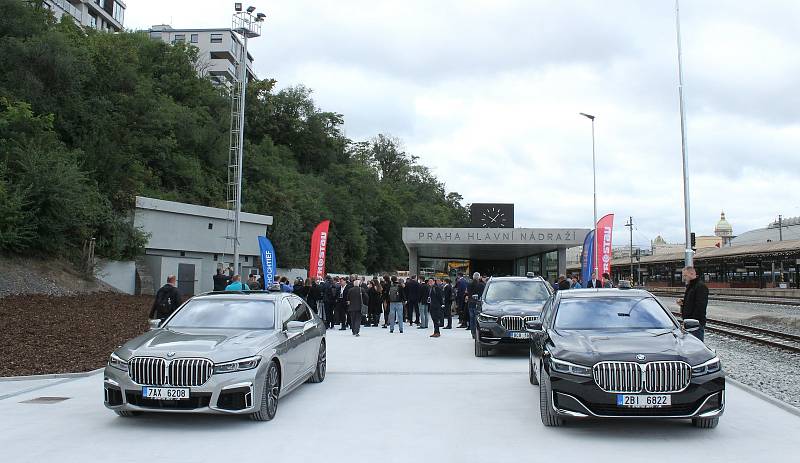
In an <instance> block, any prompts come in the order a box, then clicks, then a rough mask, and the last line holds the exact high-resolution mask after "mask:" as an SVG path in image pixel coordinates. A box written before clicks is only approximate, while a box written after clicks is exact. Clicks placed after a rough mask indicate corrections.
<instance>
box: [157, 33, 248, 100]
mask: <svg viewBox="0 0 800 463" xmlns="http://www.w3.org/2000/svg"><path fill="white" fill-rule="evenodd" d="M148 32H149V34H150V38H151V39H154V40H162V41H164V42H166V43H172V44H174V43H179V42H183V43H187V44H189V45H192V46H194V47H197V48H198V50H199V53H198V54H199V57H200V62H199V69H198V73H199V74H200V75H201V76H204V77H205V76H208V77H210V78H211V79H212V80H213V81H215V82H216V83H218V84H220V85H229V84H230V83H232V82H233V81H234V79H235V78H236V76H237V71H236V69H237V63H238V62H239V58H240V57H241V55H242V41H241V39H240V38H239V36H238V35H237V34H235V33H234V32H233V31H232V30H231V29H173V28H172V27H171V26H169V25H167V24H161V25H156V26H153V27H151V28H150V30H149V31H148ZM247 79H248V81H249V80H252V79H255V72H254V71H253V55H251V54H250V53H248V54H247Z"/></svg>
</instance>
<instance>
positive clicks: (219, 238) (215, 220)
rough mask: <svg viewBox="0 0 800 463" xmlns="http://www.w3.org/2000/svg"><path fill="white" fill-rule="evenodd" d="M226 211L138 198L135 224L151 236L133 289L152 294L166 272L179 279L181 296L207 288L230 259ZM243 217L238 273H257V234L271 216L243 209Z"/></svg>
mask: <svg viewBox="0 0 800 463" xmlns="http://www.w3.org/2000/svg"><path fill="white" fill-rule="evenodd" d="M229 214H230V212H229V211H228V210H227V209H218V208H215V207H205V206H196V205H194V204H186V203H178V202H174V201H164V200H161V199H153V198H145V197H142V196H137V197H136V209H135V211H134V221H133V223H134V226H136V227H137V228H140V229H141V230H142V231H144V232H145V233H147V234H149V236H150V237H149V239H148V241H147V245H146V246H145V253H144V256H143V257H142V258H140V259H138V260H137V262H136V276H137V281H136V285H137V292H140V293H142V294H151V293H152V292H153V291H154V290H156V289H158V288H159V287H161V285H163V284H164V282H165V281H166V278H167V275H176V276H177V277H178V290H180V291H181V293H182V294H185V295H191V294H198V293H202V292H205V291H211V290H212V289H213V288H214V287H213V282H212V276H213V275H214V274H215V273H216V271H217V268H220V267H222V268H227V267H229V266H231V265H232V263H233V246H232V244H231V240H229V239H228V238H227V237H228V236H230V235H232V234H233V230H232V227H230V226H229V225H230V222H229V219H230V215H229ZM241 221H242V226H241V231H240V237H241V238H240V243H241V245H240V263H241V266H242V274H243V275H248V274H250V273H253V272H254V273H261V271H260V270H259V269H260V266H261V265H260V261H259V255H260V252H259V248H258V236H263V235H265V234H266V231H267V226H268V225H272V217H271V216H268V215H259V214H249V213H246V212H243V213H242V214H241Z"/></svg>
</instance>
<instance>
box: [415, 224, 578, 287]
mask: <svg viewBox="0 0 800 463" xmlns="http://www.w3.org/2000/svg"><path fill="white" fill-rule="evenodd" d="M588 233H589V230H587V229H582V228H403V243H404V244H405V246H406V249H407V250H408V269H409V272H410V273H411V274H412V275H416V274H425V275H428V274H437V273H439V272H441V271H443V270H446V269H444V268H436V267H437V264H439V263H444V264H447V265H448V267H449V268H450V269H453V268H455V264H456V263H455V262H453V261H457V260H460V261H462V262H464V263H465V265H463V266H462V267H461V268H459V271H463V270H466V269H468V271H469V272H474V271H477V272H480V273H481V274H487V275H493V276H502V275H520V276H524V275H525V274H526V273H527V272H533V273H535V274H536V275H540V276H543V277H545V278H547V279H548V280H550V281H552V280H553V279H555V278H556V277H557V276H558V275H561V274H564V273H565V272H566V269H567V250H568V249H570V248H573V247H575V246H580V245H582V244H583V240H584V239H585V238H586V235H587V234H588ZM445 273H447V272H445Z"/></svg>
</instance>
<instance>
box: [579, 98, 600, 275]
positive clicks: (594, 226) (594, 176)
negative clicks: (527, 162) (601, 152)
mask: <svg viewBox="0 0 800 463" xmlns="http://www.w3.org/2000/svg"><path fill="white" fill-rule="evenodd" d="M580 114H581V116H583V117H585V118H587V119H589V120H591V121H592V198H593V201H592V204H593V205H594V207H593V210H594V215H593V219H592V220H593V222H592V230H594V253H595V254H594V257H593V258H592V262H594V274H595V275H597V278H598V280H599V279H600V272H598V271H597V269H598V262H597V167H596V162H595V153H594V116H592V115H591V114H586V113H580Z"/></svg>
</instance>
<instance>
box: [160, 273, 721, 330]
mask: <svg viewBox="0 0 800 463" xmlns="http://www.w3.org/2000/svg"><path fill="white" fill-rule="evenodd" d="M213 279H214V291H258V290H262V289H266V288H265V286H264V282H263V281H262V279H261V277H260V275H258V274H255V273H253V274H251V275H250V276H249V278H248V279H247V281H246V282H243V281H241V276H240V275H234V274H232V271H229V272H228V273H226V272H225V271H224V270H223V269H222V268H218V269H217V273H216V275H214V276H213ZM487 280H488V277H487V276H481V274H480V273H478V272H475V273H474V274H473V275H472V278H471V279H469V280H468V279H467V277H465V276H464V274H463V273H460V272H459V273H458V275H457V277H456V279H455V281H452V280H451V279H450V278H432V277H431V278H424V277H419V278H418V277H417V276H416V275H411V276H410V277H409V278H407V279H401V278H398V277H396V276H389V275H388V274H385V275H383V277H382V278H378V277H377V276H376V277H373V278H372V279H371V280H368V279H367V278H364V279H362V278H361V277H359V276H357V275H350V276H330V275H328V276H326V277H325V278H324V279H321V280H320V281H317V280H315V279H313V278H307V279H305V280H304V279H302V278H299V277H298V278H296V279H295V281H294V283H293V284H292V283H290V281H289V278H288V277H286V276H276V277H275V281H274V282H273V285H279V286H280V290H281V291H284V292H290V293H294V294H296V295H298V296H300V297H301V298H302V299H303V300H305V301H306V303H308V305H309V306H310V307H311V308H312V309H314V310H316V312H317V313H318V314H319V315H320V317H321V318H322V319H323V321H324V322H325V325H326V327H327V328H329V329H332V328H334V327H335V326H340V328H339V330H342V331H344V330H347V329H348V328H349V329H350V330H351V331H352V333H353V335H354V336H360V332H361V327H362V326H363V327H378V326H380V327H381V328H384V329H386V328H388V329H389V332H390V333H394V332H395V329H397V331H399V332H400V333H402V332H403V328H404V325H406V324H407V325H408V326H409V327H413V326H414V325H416V328H417V329H421V330H426V329H429V322H432V323H433V334H431V337H433V338H438V337H440V336H441V330H442V329H445V330H449V329H453V314H455V315H457V316H458V319H459V321H460V323H459V325H458V326H456V328H464V329H468V330H474V329H475V326H476V325H475V317H476V316H477V313H476V312H477V310H478V309H477V307H478V301H479V299H480V297H481V296H482V295H483V290H484V288H485V287H486V281H487ZM684 280H685V281H686V283H687V290H686V295H685V297H684V298H683V299H681V300H680V301H678V303H679V304H680V305H681V307H682V311H683V312H685V313H684V315H685V316H686V315H687V314H688V315H689V316H692V317H696V318H697V319H699V320H700V321H701V327H704V326H705V311H706V305H707V304H708V289H707V288H706V287H705V285H704V284H702V281H700V279H698V278H697V274H696V272H695V270H694V268H691V267H687V269H685V270H684ZM698 281H699V283H698ZM623 282H625V281H621V282H620V286H622V285H621V283H623ZM551 285H552V287H553V290H554V291H566V290H570V289H581V288H613V287H614V285H613V284H612V282H611V278H610V276H609V275H608V273H604V274H603V279H602V280H599V279H598V278H597V273H596V272H592V275H591V278H590V279H589V281H587V282H585V283H583V282H581V278H580V276H579V275H577V274H573V275H570V276H569V277H567V276H566V275H560V276H559V277H558V279H556V280H554V281H553V282H552V283H551ZM176 286H177V285H176V278H175V275H169V276H168V277H167V284H165V285H164V286H163V287H161V288H160V289H159V290H158V292H157V293H156V297H155V301H154V302H153V307H152V309H151V311H150V318H151V319H153V318H159V319H162V320H163V319H165V318H166V317H167V316H169V314H171V313H172V312H173V311H174V310H175V309H177V308H178V306H180V304H181V296H180V293H179V292H178V289H177V287H176ZM476 296H477V297H476ZM381 318H382V319H383V321H382V322H381ZM445 323H446V325H445ZM695 335H696V336H697V337H699V338H700V339H701V340H702V339H703V331H702V329H701V330H700V331H699V332H698V333H695ZM473 336H474V333H473Z"/></svg>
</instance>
